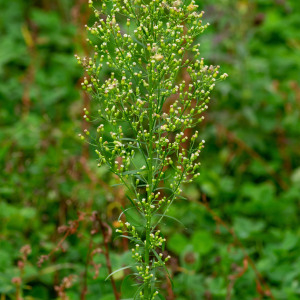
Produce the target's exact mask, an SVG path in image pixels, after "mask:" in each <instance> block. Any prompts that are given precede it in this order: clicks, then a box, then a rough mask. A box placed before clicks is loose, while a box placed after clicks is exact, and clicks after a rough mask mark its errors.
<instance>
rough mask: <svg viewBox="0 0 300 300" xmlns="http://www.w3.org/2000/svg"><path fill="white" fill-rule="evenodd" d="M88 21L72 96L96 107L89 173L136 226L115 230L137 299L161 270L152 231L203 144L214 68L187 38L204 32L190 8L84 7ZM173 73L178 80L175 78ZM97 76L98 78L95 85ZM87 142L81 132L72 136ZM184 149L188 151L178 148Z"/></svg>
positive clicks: (130, 2)
mask: <svg viewBox="0 0 300 300" xmlns="http://www.w3.org/2000/svg"><path fill="white" fill-rule="evenodd" d="M89 4H90V7H91V8H93V10H94V14H95V17H96V22H95V23H94V25H93V26H86V29H87V31H88V33H89V34H90V39H88V42H89V43H90V44H91V45H92V46H93V47H94V53H93V56H92V57H90V58H86V57H84V58H80V57H78V56H77V55H76V58H77V60H78V63H79V64H81V65H83V67H84V68H85V70H86V73H87V76H86V77H85V78H84V80H83V82H82V88H83V89H84V90H87V91H88V92H89V93H90V94H91V95H92V96H93V98H94V99H95V100H97V101H98V107H99V109H98V114H97V115H96V116H90V113H89V112H88V111H87V110H86V109H84V118H85V119H86V120H87V121H90V122H92V123H95V122H97V123H98V124H97V125H98V127H97V129H96V133H95V134H96V137H94V138H95V143H96V153H97V155H98V165H99V166H101V165H102V164H105V165H106V166H108V168H109V169H110V171H111V172H113V173H114V174H116V175H117V176H118V177H119V179H120V180H121V182H122V183H123V184H124V185H125V187H126V188H127V194H128V197H129V198H130V200H131V203H132V204H133V206H134V207H135V209H136V211H137V212H138V213H139V215H140V216H141V220H142V221H141V224H139V225H138V226H137V225H136V224H130V223H129V222H126V223H122V222H121V229H117V232H120V233H124V232H126V233H127V235H128V238H130V239H131V241H132V242H133V245H134V247H133V249H132V257H133V258H134V260H135V262H136V270H137V273H136V276H137V277H138V278H139V280H140V282H142V284H141V287H140V289H139V290H138V295H137V296H136V297H137V298H139V299H146V300H150V299H154V298H155V297H156V295H158V293H159V292H158V291H157V286H156V284H155V283H156V281H157V276H158V272H157V270H158V269H159V268H164V269H165V270H166V268H165V264H166V262H167V261H168V260H169V258H170V257H169V256H167V257H163V254H162V249H163V248H164V244H165V238H164V237H163V235H162V234H161V232H160V230H159V229H158V225H159V224H160V221H161V220H162V219H163V217H164V216H165V215H166V213H167V211H168V208H169V207H170V205H171V204H172V202H173V201H174V200H175V199H176V198H177V197H178V196H179V195H180V194H181V192H182V190H181V185H182V183H184V182H191V181H192V180H193V179H194V178H195V177H197V176H199V175H200V173H199V167H200V163H199V156H200V152H201V150H202V148H203V147H204V143H205V142H204V140H200V139H199V133H198V131H194V132H193V134H191V135H190V136H189V135H188V134H186V132H187V129H189V128H194V127H195V126H196V125H197V124H199V123H201V122H202V121H203V119H204V117H203V115H202V114H203V112H204V111H205V110H207V108H208V107H207V104H208V103H209V101H210V94H211V92H212V90H213V89H214V86H215V83H216V82H217V80H220V79H225V78H226V77H227V74H223V75H220V74H219V66H212V65H211V66H208V65H205V63H204V59H203V58H201V56H200V52H199V46H200V44H197V43H195V39H196V37H197V36H198V35H199V34H201V33H202V32H203V31H204V30H205V29H206V28H207V26H208V24H205V25H203V24H202V15H203V12H198V11H197V5H195V2H194V1H188V0H187V1H181V0H177V1H170V0H164V1H160V0H154V1H148V2H147V4H146V2H144V1H143V0H123V1H120V0H112V1H103V2H102V5H99V7H97V6H96V3H95V4H94V3H93V1H92V0H89ZM183 72H185V74H188V75H187V76H184V78H185V79H184V80H181V81H180V80H179V78H180V77H182V76H180V75H181V74H182V73H183ZM103 73H105V74H106V75H105V76H107V77H106V78H107V79H105V80H104V79H103ZM87 136H89V138H91V136H92V135H90V132H89V131H88V130H85V131H84V134H83V135H80V137H81V138H82V139H85V138H86V137H87ZM186 145H188V146H186Z"/></svg>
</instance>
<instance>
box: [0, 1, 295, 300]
mask: <svg viewBox="0 0 300 300" xmlns="http://www.w3.org/2000/svg"><path fill="white" fill-rule="evenodd" d="M197 4H198V5H199V9H201V10H202V9H203V10H205V11H206V15H205V20H206V21H208V22H210V23H211V24H212V26H210V28H209V29H208V31H206V33H205V34H204V35H202V37H201V44H202V53H203V57H205V58H206V59H207V61H209V62H211V63H214V64H220V65H221V67H222V71H223V72H227V73H228V74H229V75H230V77H229V78H228V79H227V80H226V82H224V83H222V84H220V85H219V87H218V89H217V91H216V92H215V93H214V100H213V102H212V103H213V104H212V106H211V107H210V110H209V113H208V114H207V115H206V120H207V121H206V122H205V124H204V125H203V126H202V127H201V128H200V130H201V134H202V137H203V138H204V139H205V140H206V148H205V150H204V151H203V154H202V174H201V176H200V178H199V179H198V180H197V182H195V183H194V184H192V185H189V186H186V187H184V196H185V197H187V199H188V200H178V201H177V203H176V204H175V205H174V206H173V207H172V210H171V211H170V215H171V216H172V217H174V218H177V219H179V220H181V222H182V223H183V225H182V224H179V223H176V222H175V221H174V220H173V219H167V220H165V222H164V224H163V231H164V233H165V235H166V236H167V240H168V242H167V250H168V251H169V252H170V253H171V254H172V256H173V259H172V260H171V262H170V265H169V267H170V271H171V273H172V276H173V278H174V294H175V295H176V299H182V300H183V299H236V300H239V299H243V300H247V299H249V300H250V299H268V298H270V297H269V296H268V292H266V293H264V292H263V287H260V284H259V283H257V282H258V281H259V282H262V280H261V278H260V276H261V277H262V278H263V279H264V281H265V283H266V284H267V285H268V286H269V287H270V288H271V292H272V295H273V297H274V299H282V300H283V299H287V300H294V299H299V298H300V257H299V253H300V240H299V237H300V230H299V215H300V214H299V210H300V142H299V141H300V31H299V28H300V18H299V15H300V2H299V1H297V0H293V1H292V0H290V1H287V0H277V1H269V0H252V1H250V0H249V1H246V0H222V1H221V0H214V1H212V0H203V1H198V3H197ZM0 11H1V15H0V39H1V43H0V79H1V80H0V168H1V169H0V170H1V171H0V295H1V300H2V299H16V285H14V284H13V283H12V278H14V277H18V276H20V270H19V268H18V266H17V265H18V260H19V259H20V257H21V254H20V252H19V250H20V248H21V247H22V246H24V245H26V244H29V245H30V246H31V248H32V253H31V254H30V255H29V257H28V261H27V262H26V266H25V268H24V271H23V274H22V290H23V297H24V298H25V299H58V298H57V296H56V292H55V290H54V286H57V285H59V284H60V282H61V280H62V278H63V277H64V276H68V275H70V274H75V275H77V279H76V281H75V283H74V285H73V286H72V287H71V288H70V289H68V290H67V294H68V296H69V297H70V299H91V300H93V299H95V300H96V299H104V300H105V299H106V300H108V299H114V296H113V292H112V289H111V286H110V282H109V281H105V278H106V276H107V275H108V271H107V269H106V266H105V259H104V256H103V255H101V254H98V255H95V257H94V261H95V262H96V263H102V267H101V268H100V273H99V276H98V277H97V278H96V279H93V276H94V269H93V267H92V266H89V267H88V268H87V276H86V277H87V287H88V293H87V295H86V296H85V298H84V297H83V296H81V297H80V294H82V291H83V287H84V285H85V280H84V278H85V276H84V274H85V271H86V259H87V257H88V255H89V245H90V243H91V242H92V243H93V245H100V247H101V246H102V244H101V243H102V240H103V239H102V237H101V235H100V234H94V235H92V234H91V224H90V222H89V221H88V220H86V221H83V222H81V223H80V226H79V228H78V232H77V233H76V234H75V235H72V236H70V237H68V238H67V239H66V240H65V241H64V242H63V248H64V249H65V250H66V251H65V252H63V251H61V250H60V249H59V250H58V251H56V252H55V253H54V254H53V255H52V256H51V258H50V260H49V261H46V262H44V263H43V264H42V266H41V267H40V268H39V267H38V266H37V261H38V257H39V256H40V255H43V254H48V253H50V252H51V251H52V250H53V249H55V247H56V245H57V244H58V242H59V240H60V239H61V238H62V237H63V234H60V233H58V231H57V228H58V227H59V226H61V225H64V224H67V222H68V221H69V220H75V219H76V218H77V212H78V211H81V212H86V213H90V212H92V211H94V210H96V211H98V212H99V213H100V214H101V215H102V216H103V217H105V218H106V219H105V221H106V222H107V223H108V224H110V225H112V224H113V222H114V220H116V218H117V217H118V214H119V213H120V208H119V207H120V203H121V204H122V203H123V202H124V201H126V200H125V197H124V195H123V191H122V188H120V187H116V188H111V187H110V186H111V185H113V184H114V183H115V179H114V178H113V177H111V176H110V175H109V174H107V171H106V170H105V169H102V168H100V169H97V168H96V162H95V157H94V155H93V151H92V149H88V147H87V145H82V143H81V142H80V141H79V139H78V138H77V134H78V133H79V132H81V130H82V128H84V125H83V121H82V117H81V116H82V108H83V107H84V106H88V105H89V100H88V99H87V98H86V96H84V95H83V94H82V93H81V91H80V89H79V88H78V86H79V82H80V77H81V76H82V71H81V68H80V67H78V66H77V62H76V60H75V59H74V57H73V55H74V53H79V54H83V53H85V52H86V51H87V46H86V43H85V37H84V29H83V25H84V24H85V22H87V21H88V16H89V14H90V12H89V11H88V10H87V3H85V1H80V0H77V1H76V0H69V1H67V0H65V1H62V0H56V1H46V0H45V1H34V0H31V1H23V0H14V1H6V0H0ZM89 152H90V153H89ZM219 218H221V220H220V219H219ZM223 222H224V223H223ZM224 224H227V226H228V227H227V229H228V228H232V229H233V230H232V232H231V233H230V232H229V231H228V230H227V229H226V228H225V226H224ZM242 245H243V246H242ZM124 249H126V244H124V243H122V241H120V240H112V242H111V253H110V254H111V260H112V265H113V270H115V269H118V268H121V267H123V266H126V265H128V261H129V260H130V253H128V252H126V251H124ZM248 255H249V258H250V259H251V261H253V262H254V264H255V266H256V267H255V268H256V270H257V272H258V273H259V274H260V275H259V276H257V274H256V273H255V271H254V269H253V267H252V266H251V263H250V260H249V258H248ZM245 261H247V262H248V265H247V263H246V262H245ZM126 274H127V273H126V271H121V272H119V273H116V274H115V276H114V277H115V280H116V283H117V286H118V289H121V288H122V290H123V291H124V290H126V288H125V285H126V283H127V284H128V280H126V281H125V284H123V287H121V282H122V279H124V276H126ZM161 280H162V287H163V289H164V290H168V286H169V285H168V284H167V283H166V282H165V279H164V278H163V277H162V278H161ZM126 293H129V294H130V292H129V291H127V290H126V291H125V292H124V294H123V295H125V294H126ZM263 294H264V295H263ZM126 295H127V294H126ZM168 297H169V298H168V299H174V297H173V298H172V295H171V294H170V293H169V296H168Z"/></svg>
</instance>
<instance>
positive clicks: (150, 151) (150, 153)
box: [144, 89, 153, 300]
mask: <svg viewBox="0 0 300 300" xmlns="http://www.w3.org/2000/svg"><path fill="white" fill-rule="evenodd" d="M150 90H151V89H150ZM149 108H150V109H149V134H150V139H149V148H148V156H149V161H148V168H149V172H148V185H149V188H148V194H147V196H148V199H147V201H148V202H150V195H151V193H152V176H153V175H152V165H153V148H152V144H153V141H152V139H153V137H152V128H153V124H152V122H153V119H152V111H153V106H152V102H151V101H150V107H149ZM149 204H150V203H149ZM148 209H149V211H148V212H147V218H146V220H147V224H146V245H145V267H147V266H149V271H150V265H149V264H150V233H151V212H150V208H149V207H148ZM150 279H151V278H149V279H147V280H146V282H145V288H144V296H145V300H150V293H151V286H150Z"/></svg>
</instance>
